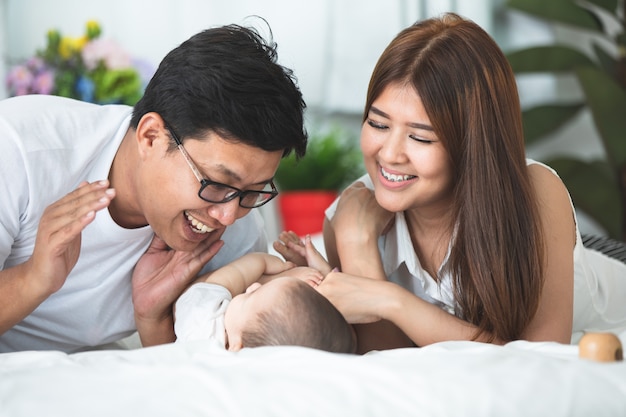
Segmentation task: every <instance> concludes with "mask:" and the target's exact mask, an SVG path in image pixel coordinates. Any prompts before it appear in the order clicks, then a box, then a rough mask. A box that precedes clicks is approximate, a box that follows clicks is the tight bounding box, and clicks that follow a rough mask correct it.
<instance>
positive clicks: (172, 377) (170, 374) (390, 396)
mask: <svg viewBox="0 0 626 417" xmlns="http://www.w3.org/2000/svg"><path fill="white" fill-rule="evenodd" d="M618 336H619V338H620V339H621V341H622V343H623V342H626V332H624V333H622V334H618ZM126 347H132V346H126ZM0 416H2V417H26V416H28V417H32V416H63V417H76V416H81V417H82V416H94V417H95V416H107V417H108V416H116V417H125V416H133V417H136V416H168V417H171V416H185V417H192V416H221V417H228V416H255V417H263V416H272V417H280V416H286V417H294V416H325V417H329V416H341V417H352V416H359V417H360V416H455V417H457V416H498V417H503V416H506V417H515V416H550V417H558V416H567V417H575V416H584V417H589V416H594V417H599V416H615V417H624V416H626V362H624V361H618V362H609V363H604V362H595V361H591V360H587V359H582V358H579V357H578V346H576V345H562V344H557V343H539V342H524V341H516V342H512V343H509V344H507V345H505V346H493V345H488V344H483V343H478V342H443V343H437V344H434V345H430V346H427V347H424V348H419V349H418V348H413V349H395V350H389V351H380V352H371V353H369V354H367V355H363V356H357V355H346V354H332V353H327V352H322V351H317V350H313V349H308V348H302V347H290V346H283V347H261V348H252V349H243V350H241V351H239V352H228V351H225V350H223V349H219V348H217V347H215V346H213V345H211V344H208V343H206V342H194V343H187V344H183V343H175V344H169V345H163V346H156V347H151V348H142V349H107V350H100V351H89V352H81V353H74V354H65V353H62V352H56V351H27V352H18V353H5V354H1V355H0Z"/></svg>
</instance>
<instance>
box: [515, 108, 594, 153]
mask: <svg viewBox="0 0 626 417" xmlns="http://www.w3.org/2000/svg"><path fill="white" fill-rule="evenodd" d="M583 107H585V104H584V103H574V104H546V105H540V106H536V107H532V108H530V109H527V110H525V111H524V112H523V113H522V119H523V120H522V121H523V125H524V137H525V140H526V145H530V144H532V143H535V142H537V141H538V140H539V139H541V138H543V137H545V136H547V135H548V134H550V133H553V132H554V131H556V130H557V129H559V128H561V127H562V126H563V125H565V124H566V123H567V122H568V121H570V120H571V119H572V118H573V117H574V116H576V115H577V114H578V112H579V111H580V110H581V109H582V108H583Z"/></svg>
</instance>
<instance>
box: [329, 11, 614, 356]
mask: <svg viewBox="0 0 626 417" xmlns="http://www.w3.org/2000/svg"><path fill="white" fill-rule="evenodd" d="M361 148H362V151H363V157H364V162H365V166H366V168H367V175H365V176H364V177H363V178H361V179H360V182H358V183H357V184H356V185H354V186H352V187H350V188H349V189H348V190H346V191H345V192H344V193H343V195H342V196H341V198H340V199H339V201H338V203H336V204H335V205H333V206H331V207H330V208H329V209H328V211H327V220H326V224H325V228H324V240H325V245H326V252H327V255H328V259H329V261H330V263H331V264H335V265H340V266H341V268H342V271H343V273H331V274H329V275H328V276H327V277H326V278H325V280H324V282H323V283H322V285H320V286H319V287H318V289H319V290H320V291H321V292H322V293H323V294H324V295H326V296H327V297H328V298H329V299H330V300H331V301H332V302H333V303H334V304H335V305H336V306H337V307H338V308H339V310H340V311H341V312H342V313H343V314H344V316H346V317H347V318H348V320H349V321H350V322H353V323H374V324H368V325H365V326H358V328H357V332H358V335H359V350H360V351H361V352H365V351H368V350H371V349H384V348H390V347H399V346H407V345H411V344H415V345H418V346H422V345H426V344H429V343H434V342H439V341H444V340H478V341H486V342H493V343H506V342H508V341H511V340H515V339H526V340H535V341H538V340H546V341H556V342H562V343H569V342H570V340H571V338H572V333H573V332H580V331H583V330H591V329H595V330H604V329H615V328H626V264H624V263H621V262H619V261H616V260H614V259H610V258H608V257H605V256H603V255H601V254H599V253H598V252H592V251H589V250H586V249H585V248H584V247H583V245H582V243H581V238H580V234H579V232H578V229H577V225H576V220H575V213H574V210H573V206H572V204H571V201H570V198H569V194H568V192H567V190H566V188H565V186H564V185H563V183H562V182H561V180H560V179H559V178H558V176H557V175H556V174H555V173H554V171H552V170H551V169H550V168H548V167H546V166H545V165H542V164H539V163H536V162H534V161H530V160H526V159H525V149H524V139H523V132H522V122H521V110H520V105H519V99H518V94H517V87H516V83H515V78H514V74H513V72H512V70H511V68H510V66H509V64H508V61H507V60H506V58H505V56H504V55H503V53H502V51H501V50H500V49H499V48H498V46H497V45H496V43H495V42H494V41H493V40H492V39H491V38H490V36H489V35H488V34H487V33H486V32H485V31H484V30H482V29H481V28H480V27H479V26H478V25H476V24H474V23H473V22H471V21H468V20H465V19H462V18H461V17H459V16H457V15H455V14H446V15H444V16H442V17H441V18H433V19H428V20H425V21H422V22H418V23H416V24H415V25H413V26H411V27H409V28H407V29H405V30H403V31H402V32H401V33H400V34H399V35H398V36H397V37H396V38H395V39H394V40H393V41H392V42H391V44H390V45H389V46H388V47H387V49H386V50H385V51H384V52H383V54H382V56H381V57H380V59H379V61H378V63H377V65H376V67H375V69H374V72H373V74H372V78H371V81H370V85H369V89H368V93H367V101H366V105H365V113H364V123H363V127H362V133H361ZM329 219H330V220H329ZM398 284H399V285H398ZM398 330H400V331H398Z"/></svg>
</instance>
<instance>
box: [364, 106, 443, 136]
mask: <svg viewBox="0 0 626 417" xmlns="http://www.w3.org/2000/svg"><path fill="white" fill-rule="evenodd" d="M370 111H371V112H372V113H374V114H377V115H379V116H381V117H384V118H385V119H390V117H389V115H388V114H387V113H385V112H384V111H382V110H380V109H379V108H377V107H374V106H371V107H370ZM407 126H409V127H413V128H415V129H422V130H428V131H431V132H433V131H434V129H433V127H432V126H430V125H425V124H424V123H417V122H411V123H407Z"/></svg>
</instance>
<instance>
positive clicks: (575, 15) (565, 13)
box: [507, 0, 603, 32]
mask: <svg viewBox="0 0 626 417" xmlns="http://www.w3.org/2000/svg"><path fill="white" fill-rule="evenodd" d="M507 5H508V6H509V7H512V8H514V9H517V10H520V11H522V12H526V13H529V14H532V15H534V16H536V17H539V18H541V19H546V20H553V21H555V22H560V23H564V24H567V25H572V26H578V27H581V28H584V29H588V30H592V31H596V32H602V31H603V28H602V23H601V22H600V21H599V20H598V19H597V18H596V16H595V15H594V14H593V13H591V12H589V11H587V10H586V9H584V8H583V7H580V6H578V5H576V4H575V3H574V1H573V0H508V2H507Z"/></svg>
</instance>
